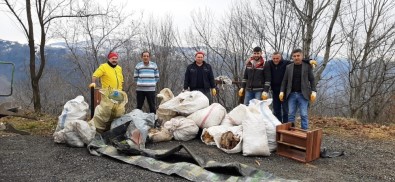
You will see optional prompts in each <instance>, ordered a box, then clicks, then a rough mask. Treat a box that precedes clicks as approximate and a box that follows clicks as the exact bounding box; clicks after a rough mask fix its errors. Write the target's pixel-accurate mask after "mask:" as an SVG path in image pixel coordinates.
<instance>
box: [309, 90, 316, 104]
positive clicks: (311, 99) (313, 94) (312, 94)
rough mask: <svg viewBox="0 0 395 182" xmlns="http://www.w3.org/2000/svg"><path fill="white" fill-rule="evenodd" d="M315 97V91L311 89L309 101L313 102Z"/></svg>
mask: <svg viewBox="0 0 395 182" xmlns="http://www.w3.org/2000/svg"><path fill="white" fill-rule="evenodd" d="M316 97H317V93H316V92H314V91H312V92H311V95H310V101H311V102H314V101H315V98H316Z"/></svg>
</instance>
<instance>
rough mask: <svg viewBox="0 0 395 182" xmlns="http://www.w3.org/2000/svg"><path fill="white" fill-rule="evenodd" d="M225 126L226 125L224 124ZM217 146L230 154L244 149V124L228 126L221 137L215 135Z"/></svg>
mask: <svg viewBox="0 0 395 182" xmlns="http://www.w3.org/2000/svg"><path fill="white" fill-rule="evenodd" d="M222 126H224V125H222ZM214 141H215V145H217V148H219V149H221V150H222V151H224V152H226V153H228V154H234V153H239V152H241V150H242V141H243V126H241V125H239V126H232V127H228V128H227V129H226V130H225V131H223V132H222V133H221V134H220V135H219V137H218V135H216V136H215V137H214Z"/></svg>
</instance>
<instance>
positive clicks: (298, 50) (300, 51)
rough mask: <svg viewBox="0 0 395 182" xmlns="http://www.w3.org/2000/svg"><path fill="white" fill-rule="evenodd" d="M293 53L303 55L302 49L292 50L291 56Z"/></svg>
mask: <svg viewBox="0 0 395 182" xmlns="http://www.w3.org/2000/svg"><path fill="white" fill-rule="evenodd" d="M295 53H301V54H303V51H302V49H294V50H293V51H292V53H291V55H293V54H295Z"/></svg>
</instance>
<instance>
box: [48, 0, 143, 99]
mask: <svg viewBox="0 0 395 182" xmlns="http://www.w3.org/2000/svg"><path fill="white" fill-rule="evenodd" d="M122 7H123V5H121V4H119V5H116V4H111V5H110V4H107V6H104V7H102V6H100V5H96V4H93V3H90V4H88V6H86V7H85V10H84V11H87V12H89V11H92V9H94V10H99V11H100V12H102V13H103V14H105V16H89V17H84V18H79V19H71V20H70V19H64V20H62V21H58V22H56V25H57V26H56V29H53V30H52V36H53V37H54V38H58V39H59V38H60V39H61V40H62V41H63V42H64V43H65V46H66V48H67V49H68V52H69V53H68V54H67V59H68V60H70V61H71V62H72V63H73V64H74V69H72V70H71V69H70V70H69V71H70V73H68V74H69V76H68V77H67V79H69V80H70V81H69V82H68V84H69V85H71V86H72V87H73V88H74V89H75V90H77V91H78V92H79V94H82V95H85V96H87V95H88V93H89V92H88V91H87V85H88V83H90V82H91V78H92V74H93V72H94V71H95V70H96V69H97V68H98V67H99V65H100V64H102V63H103V62H106V60H107V58H106V55H107V54H108V53H109V52H110V51H116V52H118V53H120V61H119V64H120V65H121V66H122V68H123V72H124V79H125V83H124V90H125V91H126V92H128V91H129V90H130V88H131V85H130V84H128V82H130V80H132V79H133V78H132V77H133V76H132V75H130V74H125V73H128V72H130V71H131V70H130V60H131V55H130V53H131V49H125V47H126V48H127V47H135V44H134V43H133V42H135V41H137V40H134V38H135V37H136V36H137V35H138V34H139V26H140V21H136V20H135V19H138V18H139V17H137V18H135V19H134V14H127V13H124V12H123V8H122ZM125 45H129V46H125ZM65 79H66V78H65ZM75 79H78V80H80V81H79V82H73V81H72V80H75Z"/></svg>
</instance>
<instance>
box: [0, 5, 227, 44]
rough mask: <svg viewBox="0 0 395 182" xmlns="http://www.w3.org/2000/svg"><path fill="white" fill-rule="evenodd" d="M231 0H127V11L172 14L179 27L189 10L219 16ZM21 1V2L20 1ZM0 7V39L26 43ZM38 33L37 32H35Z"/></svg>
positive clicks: (188, 15) (12, 20)
mask: <svg viewBox="0 0 395 182" xmlns="http://www.w3.org/2000/svg"><path fill="white" fill-rule="evenodd" d="M232 1H233V0H128V1H126V2H127V6H126V8H127V11H131V12H132V11H144V16H145V17H148V15H150V14H152V15H153V16H154V17H158V18H160V17H161V16H165V15H168V14H170V15H172V17H173V20H174V24H175V25H176V26H178V27H179V28H181V29H182V28H184V27H185V26H187V25H189V23H190V22H191V21H192V20H191V12H192V11H193V10H198V9H205V8H208V9H210V10H211V11H212V12H213V13H215V16H216V17H218V18H220V17H222V15H223V14H224V11H225V10H226V9H228V8H229V7H230V5H231V2H232ZM113 2H114V3H121V2H125V1H122V0H114V1H113ZM22 3H23V2H22ZM0 6H3V7H1V9H0V22H1V24H2V26H1V28H0V39H3V40H11V41H18V42H20V43H26V42H27V41H26V37H25V36H24V34H23V31H22V29H21V28H20V27H19V26H18V23H17V21H16V20H15V18H14V17H13V16H12V15H10V14H9V13H6V12H4V5H0ZM35 35H36V36H37V35H39V32H38V31H37V32H35Z"/></svg>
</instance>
